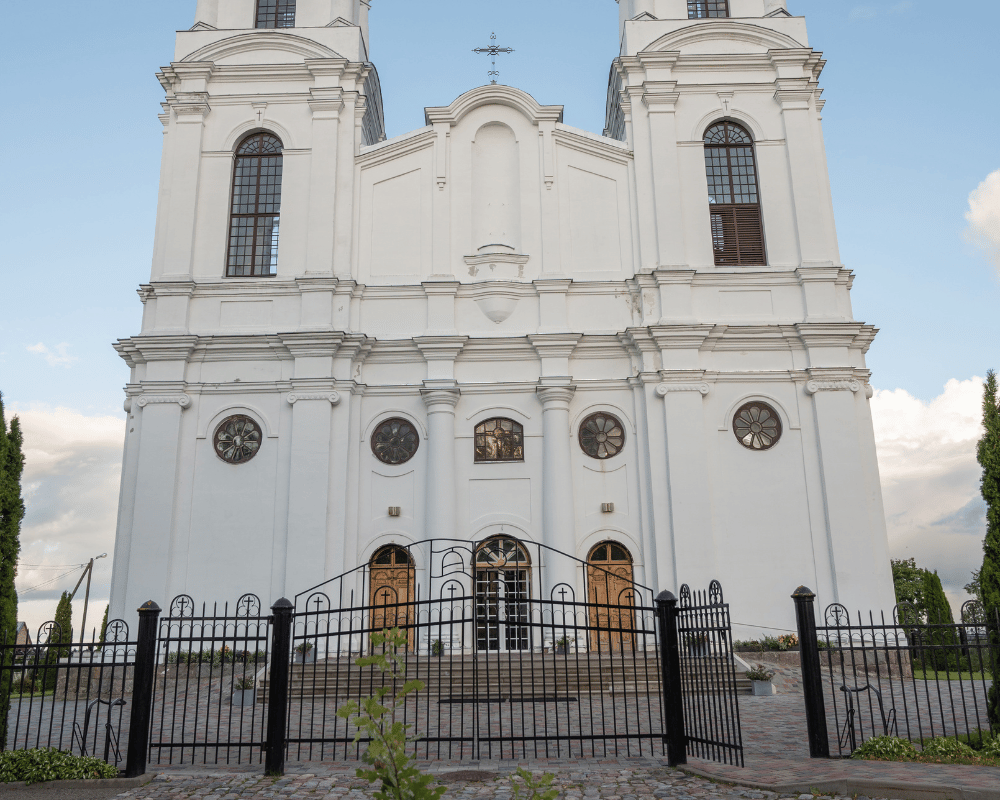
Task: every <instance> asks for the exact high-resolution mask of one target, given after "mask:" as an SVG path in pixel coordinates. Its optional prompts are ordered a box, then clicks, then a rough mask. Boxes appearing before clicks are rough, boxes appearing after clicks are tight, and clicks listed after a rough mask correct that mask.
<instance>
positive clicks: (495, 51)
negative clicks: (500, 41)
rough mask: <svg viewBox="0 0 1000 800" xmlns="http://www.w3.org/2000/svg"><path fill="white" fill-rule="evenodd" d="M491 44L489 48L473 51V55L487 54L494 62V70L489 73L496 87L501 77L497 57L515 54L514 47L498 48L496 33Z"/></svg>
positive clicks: (491, 37)
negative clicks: (504, 54) (503, 54)
mask: <svg viewBox="0 0 1000 800" xmlns="http://www.w3.org/2000/svg"><path fill="white" fill-rule="evenodd" d="M490 39H491V43H490V46H489V47H477V48H476V49H475V50H473V51H472V52H473V53H486V55H488V56H490V58H491V59H492V60H493V68H492V69H491V70H490V71H489V72H488V73H487V74H488V75H489V76H490V78H491V79H492V80H490V83H491V84H493V85H494V86H495V85H496V82H497V81H496V79H497V78H499V77H500V70H498V69H497V56H498V55H499V54H500V53H513V52H514V48H513V47H498V46H497V43H496V41H497V35H496V34H495V33H493V34H491V35H490Z"/></svg>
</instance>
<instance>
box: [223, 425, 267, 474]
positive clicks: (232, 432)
mask: <svg viewBox="0 0 1000 800" xmlns="http://www.w3.org/2000/svg"><path fill="white" fill-rule="evenodd" d="M263 438H264V437H263V434H262V433H261V429H260V425H258V424H257V423H256V421H254V420H253V419H251V418H250V417H247V416H245V415H243V414H237V415H236V416H232V417H228V418H226V419H224V420H223V421H222V423H221V424H220V425H219V427H218V428H216V429H215V436H214V437H212V443H213V446H214V447H215V454H216V455H217V456H218V457H219V458H221V459H222V460H223V461H225V462H226V463H227V464H243V463H244V462H246V461H249V460H250V459H251V458H253V457H254V456H255V455H257V453H258V451H259V450H260V445H261V442H262V441H263Z"/></svg>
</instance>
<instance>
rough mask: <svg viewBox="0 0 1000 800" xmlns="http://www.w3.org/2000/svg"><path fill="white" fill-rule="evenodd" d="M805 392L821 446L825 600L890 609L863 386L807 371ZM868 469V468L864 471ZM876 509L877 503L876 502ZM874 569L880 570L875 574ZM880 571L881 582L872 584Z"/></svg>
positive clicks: (884, 541) (843, 375)
mask: <svg viewBox="0 0 1000 800" xmlns="http://www.w3.org/2000/svg"><path fill="white" fill-rule="evenodd" d="M810 375H811V376H813V379H812V380H810V381H809V382H807V383H806V386H805V391H806V394H807V395H811V396H812V407H813V413H814V418H815V424H816V435H817V440H818V442H819V461H820V470H821V474H822V481H823V499H824V507H825V511H826V523H827V525H826V527H827V536H828V547H829V552H830V557H831V562H832V564H831V566H832V570H833V576H832V577H833V588H834V592H835V595H834V597H832V598H829V599H828V602H834V601H837V602H841V603H844V604H845V605H847V606H848V607H849V608H852V609H853V608H862V609H873V610H874V611H875V612H876V614H877V613H878V611H879V610H880V609H881V610H885V611H886V612H888V611H890V610H891V608H892V605H893V593H892V579H891V576H890V574H889V569H888V566H885V565H887V564H888V560H889V556H888V552H887V537H886V532H885V522H884V519H875V518H874V515H873V514H872V506H873V503H872V493H873V492H878V491H879V484H878V469H877V464H876V465H874V466H872V465H869V463H868V460H869V459H870V457H871V453H870V452H869V451H868V449H867V448H865V447H864V446H863V445H862V442H864V441H865V440H870V439H871V438H872V433H871V431H870V430H866V431H864V434H865V435H864V436H863V435H862V428H861V426H862V425H867V422H868V417H867V414H866V412H865V411H864V410H862V409H861V408H860V406H861V404H862V403H866V402H867V399H866V397H865V394H864V392H863V389H864V384H862V383H861V381H859V380H857V379H855V378H853V377H852V376H850V375H849V373H847V371H846V370H843V371H841V374H840V375H839V376H838V375H836V374H835V371H834V370H815V369H813V370H810ZM866 467H867V468H866ZM875 505H877V504H875ZM877 566H881V567H882V568H881V569H880V570H879V569H877ZM875 572H881V575H880V577H881V578H882V580H881V581H879V580H874V581H873V580H872V575H873V573H875Z"/></svg>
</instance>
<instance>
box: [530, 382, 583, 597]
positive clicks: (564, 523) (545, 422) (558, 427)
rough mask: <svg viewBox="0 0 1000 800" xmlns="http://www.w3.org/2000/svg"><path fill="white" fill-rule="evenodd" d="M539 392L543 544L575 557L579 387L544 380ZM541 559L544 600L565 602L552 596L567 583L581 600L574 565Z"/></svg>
mask: <svg viewBox="0 0 1000 800" xmlns="http://www.w3.org/2000/svg"><path fill="white" fill-rule="evenodd" d="M536 392H537V394H538V399H539V400H541V402H542V436H543V443H542V544H545V545H547V546H548V547H551V548H554V549H555V550H559V551H561V552H563V553H566V554H567V555H569V556H575V555H576V520H575V518H574V513H573V510H574V502H573V464H572V451H571V449H570V448H571V446H572V441H571V432H570V422H569V404H570V401H571V400H572V399H573V394H574V393H575V392H576V386H574V385H573V384H572V382H571V379H570V378H563V377H549V378H542V379H541V380H539V382H538V388H537V389H536ZM542 559H543V561H544V571H543V573H542V575H541V586H542V599H543V600H548V599H549V598H550V597H552V599H555V600H560V599H563V598H562V597H561V596H560V595H559V594H558V593H557V594H556V595H555V596H554V597H553V595H552V592H553V590H554V589H555V587H556V586H558V585H559V584H562V583H565V584H567V585H568V586H569V587H570V588H571V589H572V590H573V593H574V597H575V598H576V599H577V600H582V599H583V598H582V597H580V596H579V588H578V587H577V576H576V569H575V568H574V566H573V562H572V561H571V560H570V559H567V558H564V557H562V556H560V555H558V554H557V553H551V552H544V551H543V553H542ZM566 599H567V600H569V599H571V598H569V597H567V598H566Z"/></svg>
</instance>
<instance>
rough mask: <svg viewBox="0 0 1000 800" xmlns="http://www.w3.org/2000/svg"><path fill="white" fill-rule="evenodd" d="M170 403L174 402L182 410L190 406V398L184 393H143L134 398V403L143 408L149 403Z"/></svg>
mask: <svg viewBox="0 0 1000 800" xmlns="http://www.w3.org/2000/svg"><path fill="white" fill-rule="evenodd" d="M170 403H176V404H177V405H179V406H180V407H181V409H182V410H183V409H185V408H190V406H191V398H190V397H189V396H188V395H186V394H143V395H139V397H137V398H135V405H137V406H139V408H145V407H146V406H149V405H167V404H170ZM126 410H128V409H126Z"/></svg>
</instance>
